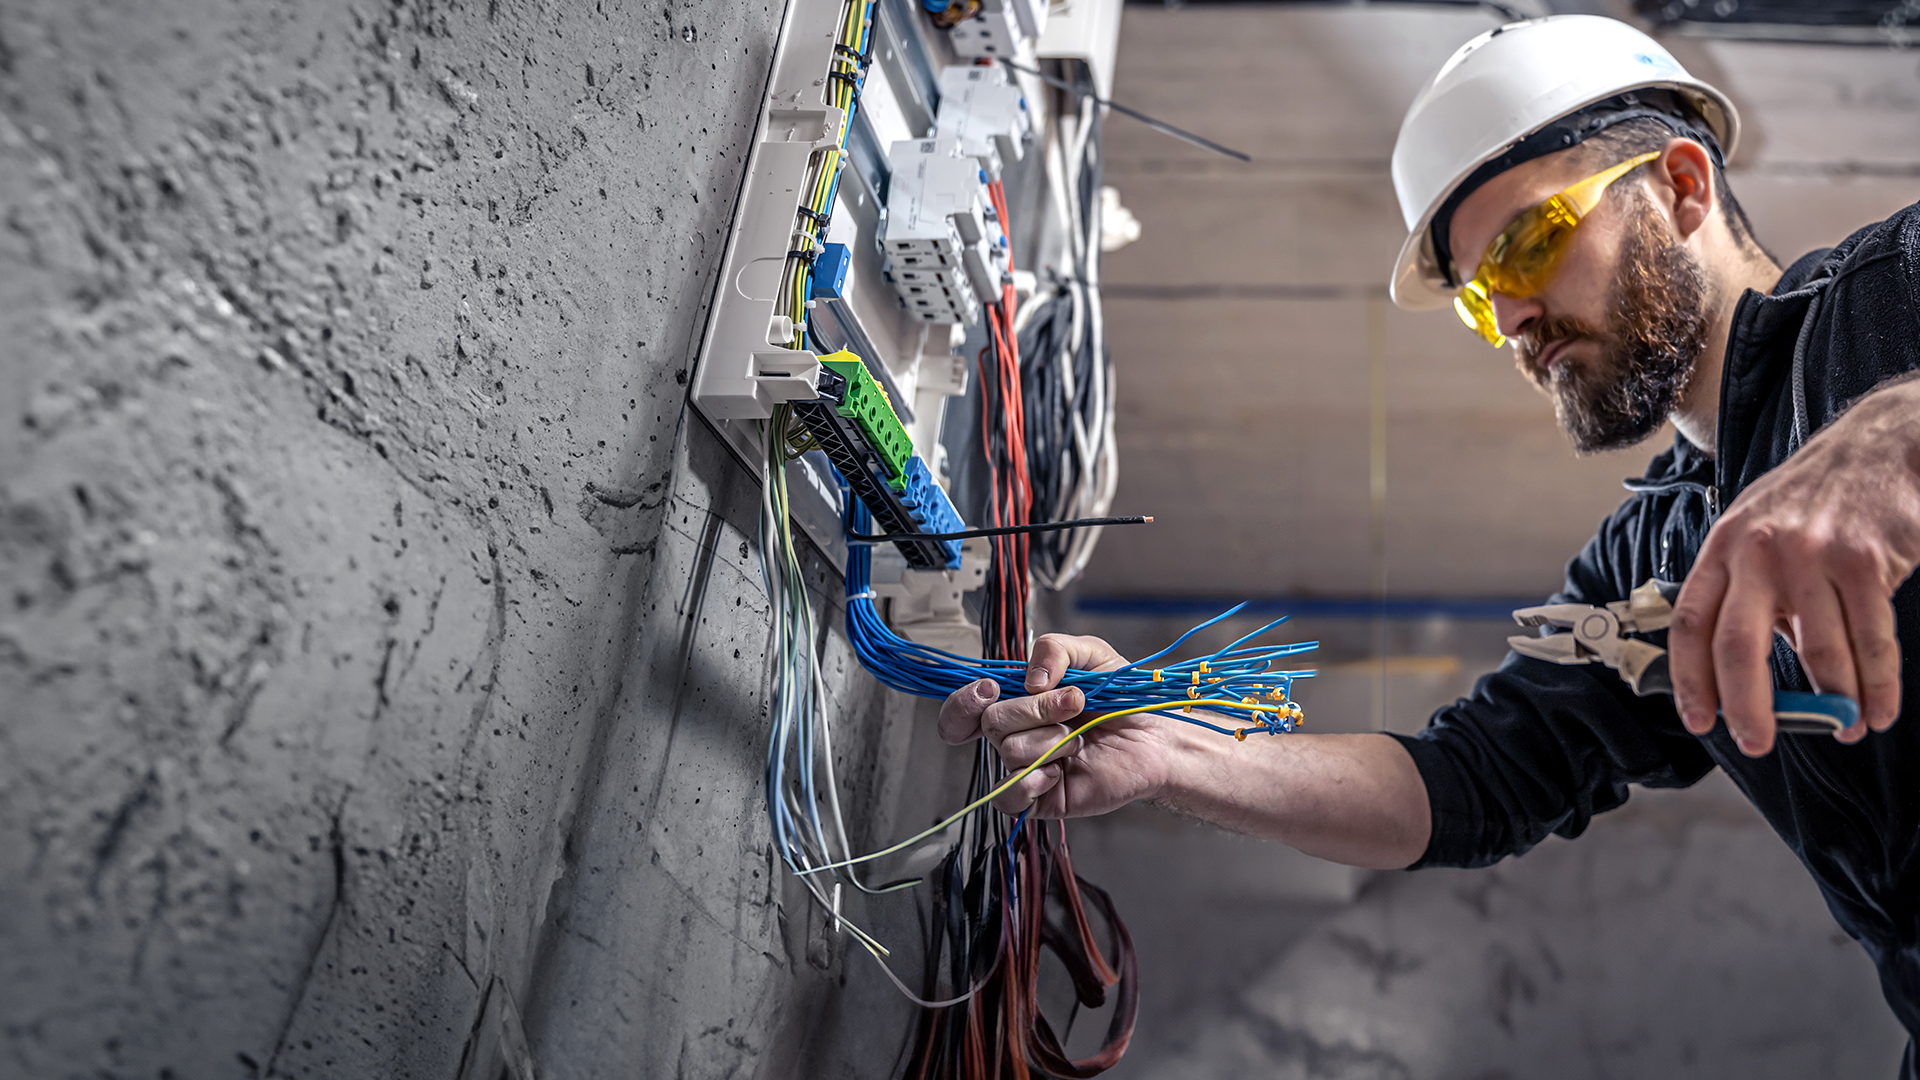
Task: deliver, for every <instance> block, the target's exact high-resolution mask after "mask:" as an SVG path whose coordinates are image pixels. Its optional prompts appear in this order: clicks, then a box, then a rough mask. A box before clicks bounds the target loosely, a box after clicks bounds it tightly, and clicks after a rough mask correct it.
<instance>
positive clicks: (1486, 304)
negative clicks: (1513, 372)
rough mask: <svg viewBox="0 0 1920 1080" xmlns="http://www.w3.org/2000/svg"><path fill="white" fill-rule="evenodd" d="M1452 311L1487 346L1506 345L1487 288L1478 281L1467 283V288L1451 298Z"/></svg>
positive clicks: (1476, 279)
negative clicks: (1457, 313)
mask: <svg viewBox="0 0 1920 1080" xmlns="http://www.w3.org/2000/svg"><path fill="white" fill-rule="evenodd" d="M1453 309H1454V310H1455V311H1457V312H1459V313H1460V321H1461V322H1463V323H1466V324H1467V328H1468V329H1470V330H1472V331H1473V332H1474V333H1476V334H1479V335H1480V336H1481V337H1482V338H1485V339H1486V341H1487V344H1489V345H1493V346H1495V347H1496V348H1497V347H1499V346H1501V345H1505V344H1506V343H1507V339H1506V338H1505V337H1504V336H1502V335H1501V333H1500V323H1499V320H1498V319H1496V318H1495V317H1494V314H1493V301H1492V299H1490V298H1489V297H1488V296H1487V287H1486V286H1485V285H1484V284H1482V283H1481V282H1480V279H1478V278H1475V279H1474V280H1472V281H1469V282H1467V287H1466V288H1464V289H1461V290H1460V294H1459V295H1458V296H1455V297H1454V298H1453Z"/></svg>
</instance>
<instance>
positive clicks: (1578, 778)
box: [1395, 508, 1713, 868]
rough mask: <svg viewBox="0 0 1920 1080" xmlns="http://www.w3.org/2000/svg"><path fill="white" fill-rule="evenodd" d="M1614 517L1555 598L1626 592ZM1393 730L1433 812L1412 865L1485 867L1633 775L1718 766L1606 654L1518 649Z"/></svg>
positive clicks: (1662, 700) (1647, 780) (1662, 775)
mask: <svg viewBox="0 0 1920 1080" xmlns="http://www.w3.org/2000/svg"><path fill="white" fill-rule="evenodd" d="M1623 509H1624V508H1623ZM1619 518H1620V515H1616V516H1615V518H1613V519H1609V521H1608V522H1607V523H1606V524H1605V525H1603V526H1602V527H1601V530H1600V532H1599V534H1598V535H1596V536H1595V537H1594V538H1593V540H1592V541H1590V542H1589V543H1588V544H1587V547H1586V549H1585V550H1583V551H1582V552H1581V553H1580V555H1579V556H1578V557H1577V558H1575V559H1574V560H1573V562H1572V563H1571V564H1569V565H1568V567H1567V583H1566V587H1565V588H1564V589H1563V590H1562V592H1561V594H1560V595H1559V596H1558V597H1556V598H1555V599H1556V600H1567V601H1574V602H1579V603H1591V604H1598V603H1606V602H1607V601H1610V600H1615V599H1619V596H1618V595H1616V593H1618V592H1620V590H1618V589H1616V588H1615V585H1614V583H1613V582H1611V581H1609V580H1608V575H1607V573H1606V572H1605V562H1606V560H1604V559H1603V552H1605V551H1607V550H1608V545H1609V544H1610V543H1621V542H1624V540H1625V537H1622V536H1620V535H1618V534H1619V532H1620V530H1621V529H1622V528H1623V527H1626V526H1627V525H1628V523H1625V522H1622V521H1620V520H1619ZM1663 644H1664V643H1663ZM1395 738H1397V739H1399V740H1400V742H1401V743H1402V744H1403V745H1404V746H1406V748H1407V751H1408V753H1410V754H1412V755H1413V760H1414V764H1415V765H1416V766H1417V767H1418V768H1419V770H1420V776H1421V778H1422V779H1423V780H1425V781H1426V785H1427V796H1428V799H1429V803H1430V805H1431V807H1432V812H1433V836H1432V839H1431V840H1430V841H1429V842H1428V846H1427V850H1426V853H1425V854H1424V855H1422V856H1421V858H1420V861H1419V862H1417V863H1415V864H1414V866H1415V868H1419V867H1427V866H1488V865H1491V864H1493V863H1496V862H1498V861H1500V860H1501V859H1503V858H1505V857H1506V856H1508V855H1519V854H1522V853H1523V852H1525V851H1527V850H1528V849H1530V848H1532V847H1533V846H1534V845H1535V844H1537V843H1539V842H1540V841H1541V840H1543V839H1545V838H1546V836H1547V834H1548V833H1555V834H1557V835H1560V836H1563V837H1568V838H1572V837H1575V836H1578V835H1580V834H1581V833H1582V832H1584V831H1585V830H1586V827H1587V823H1588V822H1589V821H1591V820H1592V819H1593V816H1594V815H1595V814H1601V813H1605V812H1606V811H1608V810H1612V809H1614V808H1615V807H1618V806H1620V805H1621V804H1622V803H1624V802H1626V801H1627V785H1629V784H1642V785H1645V786H1647V787H1686V786H1688V785H1690V784H1692V783H1694V782H1695V781H1697V780H1699V779H1700V778H1701V777H1703V776H1705V775H1706V774H1707V773H1708V772H1709V771H1711V770H1712V768H1713V761H1712V759H1711V758H1710V757H1709V756H1708V755H1707V751H1706V748H1705V747H1703V746H1702V745H1701V744H1700V742H1699V741H1698V740H1697V739H1695V738H1694V737H1693V736H1692V735H1690V734H1688V733H1687V731H1686V729H1685V728H1684V727H1682V726H1681V724H1680V718H1679V715H1678V714H1677V713H1676V712H1675V711H1674V708H1673V699H1672V698H1671V697H1667V696H1665V695H1656V696H1653V697H1645V698H1642V697H1636V696H1635V695H1634V693H1633V691H1632V690H1631V689H1630V688H1629V687H1628V686H1627V685H1626V683H1625V682H1623V681H1621V679H1620V678H1619V676H1617V675H1616V674H1614V672H1613V671H1612V670H1611V669H1608V668H1606V667H1604V666H1602V665H1598V664H1582V665H1578V666H1563V665H1560V664H1553V663H1549V662H1547V661H1544V660H1536V659H1533V658H1531V657H1525V656H1521V655H1519V654H1517V653H1508V654H1507V658H1506V660H1505V661H1504V662H1503V663H1502V664H1501V665H1500V667H1499V669H1498V670H1496V671H1495V672H1493V673H1492V674H1490V675H1487V676H1485V677H1484V678H1482V679H1481V680H1480V681H1479V683H1478V684H1477V685H1476V686H1475V687H1474V691H1473V696H1472V697H1468V698H1462V699H1461V700H1459V701H1456V702H1454V703H1453V704H1452V705H1449V706H1447V707H1446V708H1443V709H1441V710H1439V711H1438V712H1436V713H1435V714H1434V715H1433V718H1432V720H1431V721H1429V723H1428V725H1427V727H1426V729H1425V730H1423V731H1421V732H1420V733H1419V734H1418V735H1412V736H1402V735H1396V736H1395Z"/></svg>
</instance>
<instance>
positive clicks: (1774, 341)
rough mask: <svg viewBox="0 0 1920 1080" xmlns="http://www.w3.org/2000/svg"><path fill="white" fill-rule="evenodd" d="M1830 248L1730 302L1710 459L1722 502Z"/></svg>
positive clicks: (1787, 360) (1780, 374) (1787, 358)
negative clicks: (1730, 324) (1768, 285)
mask: <svg viewBox="0 0 1920 1080" xmlns="http://www.w3.org/2000/svg"><path fill="white" fill-rule="evenodd" d="M1831 250H1832V249H1829V248H1823V249H1821V250H1818V251H1811V252H1808V253H1807V254H1805V255H1802V256H1801V257H1800V258H1799V259H1797V260H1796V261H1795V262H1794V264H1793V265H1792V266H1789V267H1787V270H1786V272H1785V273H1783V274H1781V275H1780V280H1779V281H1778V282H1776V283H1775V284H1774V286H1773V290H1772V291H1771V292H1768V293H1764V294H1763V293H1760V292H1757V291H1755V290H1753V289H1748V290H1747V291H1746V292H1745V293H1743V294H1741V297H1740V300H1739V302H1738V303H1737V304H1736V305H1735V306H1734V309H1733V327H1732V330H1731V332H1730V333H1728V335H1727V355H1726V357H1725V361H1724V365H1725V366H1724V367H1723V368H1722V370H1721V374H1720V422H1719V429H1718V432H1717V436H1716V440H1715V441H1716V444H1717V445H1716V446H1715V452H1714V461H1713V466H1714V469H1713V474H1714V478H1715V483H1716V485H1717V486H1718V487H1719V488H1720V495H1721V498H1722V499H1723V500H1727V501H1730V499H1731V496H1732V495H1733V494H1734V493H1733V492H1731V491H1728V490H1727V488H1728V479H1729V478H1730V477H1737V476H1739V475H1740V473H1741V470H1740V468H1739V466H1740V465H1741V464H1742V461H1741V460H1740V459H1741V458H1744V455H1745V453H1746V450H1747V448H1748V447H1751V446H1752V445H1753V438H1754V433H1755V429H1756V427H1757V425H1758V423H1759V419H1760V411H1761V408H1762V406H1763V405H1764V404H1765V403H1766V401H1767V400H1768V398H1769V396H1770V392H1771V391H1772V390H1773V389H1774V388H1775V387H1777V386H1778V385H1779V384H1780V381H1781V380H1782V379H1784V378H1785V377H1786V375H1787V369H1788V367H1789V366H1790V365H1791V364H1792V360H1793V342H1794V339H1795V337H1796V336H1797V335H1798V334H1799V331H1800V323H1801V321H1802V320H1803V319H1805V317H1806V314H1807V303H1808V301H1809V300H1810V299H1811V298H1812V296H1813V290H1812V289H1809V288H1806V286H1807V285H1808V283H1809V282H1811V281H1813V280H1815V279H1816V278H1818V277H1824V276H1825V275H1824V274H1821V273H1819V271H1820V269H1821V267H1822V265H1823V264H1824V263H1825V262H1826V260H1827V256H1828V254H1829V253H1830V252H1831ZM1736 455H1738V457H1736ZM1723 505H1724V502H1723Z"/></svg>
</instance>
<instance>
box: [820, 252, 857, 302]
mask: <svg viewBox="0 0 1920 1080" xmlns="http://www.w3.org/2000/svg"><path fill="white" fill-rule="evenodd" d="M852 262H853V253H852V252H851V251H848V250H847V245H845V244H823V245H821V248H820V254H818V255H816V256H814V259H813V291H812V294H811V295H812V298H813V299H815V300H838V299H840V294H841V292H843V291H844V290H845V289H846V287H847V267H848V266H849V265H851V264H852Z"/></svg>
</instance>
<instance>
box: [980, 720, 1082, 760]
mask: <svg viewBox="0 0 1920 1080" xmlns="http://www.w3.org/2000/svg"><path fill="white" fill-rule="evenodd" d="M1066 736H1067V727H1066V725H1065V724H1055V725H1054V726H1052V727H1044V728H1034V729H1032V730H1031V731H1023V732H1021V733H1020V734H1018V735H1009V736H1007V737H1006V739H1005V740H1004V741H1003V742H1001V744H1000V760H1002V761H1004V762H1006V763H1007V768H1009V769H1024V768H1026V767H1027V766H1029V765H1031V764H1033V763H1034V762H1036V761H1039V760H1040V758H1041V756H1042V755H1044V754H1045V753H1046V752H1047V751H1049V750H1053V748H1054V746H1055V745H1056V744H1058V743H1059V742H1060V740H1061V739H1064V738H1066ZM1085 743H1086V740H1084V739H1079V738H1076V739H1074V740H1073V741H1071V742H1069V743H1067V744H1066V745H1065V746H1062V747H1060V749H1058V750H1054V752H1053V756H1052V757H1049V758H1047V764H1048V765H1051V764H1053V763H1054V762H1056V761H1061V760H1063V759H1065V758H1070V757H1072V756H1073V755H1075V754H1077V753H1079V752H1080V748H1081V747H1082V746H1083V745H1085ZM1043 767H1044V766H1043ZM1036 771H1037V770H1036Z"/></svg>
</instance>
